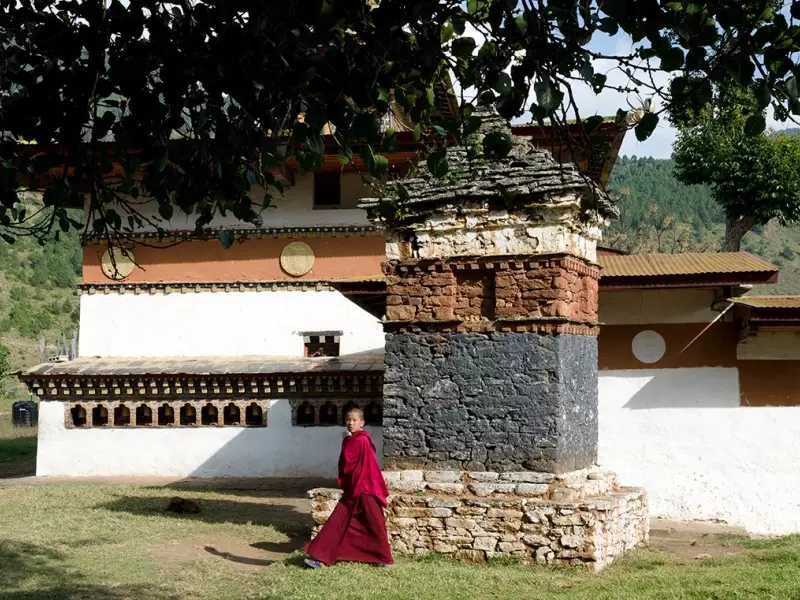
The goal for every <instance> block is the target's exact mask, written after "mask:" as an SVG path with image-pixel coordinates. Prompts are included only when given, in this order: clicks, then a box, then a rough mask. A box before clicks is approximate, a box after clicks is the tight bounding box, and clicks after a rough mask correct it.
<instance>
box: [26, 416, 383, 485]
mask: <svg viewBox="0 0 800 600" xmlns="http://www.w3.org/2000/svg"><path fill="white" fill-rule="evenodd" d="M267 418H268V422H269V425H268V426H267V427H258V428H241V427H197V428H186V427H178V428H175V429H167V428H154V429H145V428H137V429H101V428H92V429H67V428H65V427H64V404H63V403H62V402H42V403H41V404H40V405H39V449H38V455H37V459H36V474H37V475H38V476H56V475H61V476H70V477H88V476H113V475H130V476H137V475H139V476H144V475H150V476H170V477H172V476H175V477H190V476H191V477H336V468H337V460H338V457H339V449H340V447H341V443H342V435H343V433H344V428H343V427H293V426H292V424H291V422H292V418H291V409H290V407H289V401H288V400H274V401H272V402H271V406H270V409H269V412H268V417H267ZM366 429H367V431H369V432H370V434H371V435H372V439H373V440H375V445H376V446H377V450H378V458H379V459H380V457H381V456H382V453H383V435H382V428H380V427H367V428H366Z"/></svg>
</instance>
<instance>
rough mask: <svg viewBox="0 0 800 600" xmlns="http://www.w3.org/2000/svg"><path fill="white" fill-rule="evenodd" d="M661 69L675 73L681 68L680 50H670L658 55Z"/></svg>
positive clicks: (681, 55)
mask: <svg viewBox="0 0 800 600" xmlns="http://www.w3.org/2000/svg"><path fill="white" fill-rule="evenodd" d="M660 58H661V68H662V69H664V70H665V71H677V70H678V69H680V68H681V67H682V66H683V60H684V56H683V51H682V50H681V49H680V48H670V49H669V50H667V51H666V52H664V53H663V54H661V55H660Z"/></svg>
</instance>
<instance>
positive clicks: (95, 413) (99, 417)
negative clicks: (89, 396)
mask: <svg viewBox="0 0 800 600" xmlns="http://www.w3.org/2000/svg"><path fill="white" fill-rule="evenodd" d="M92 425H93V426H94V427H102V426H104V425H108V409H107V408H106V407H105V406H103V405H99V406H95V407H94V408H93V409H92Z"/></svg>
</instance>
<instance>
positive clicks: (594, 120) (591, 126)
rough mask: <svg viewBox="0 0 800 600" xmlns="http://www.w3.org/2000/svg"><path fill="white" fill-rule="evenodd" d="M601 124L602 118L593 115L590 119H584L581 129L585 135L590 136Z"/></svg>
mask: <svg viewBox="0 0 800 600" xmlns="http://www.w3.org/2000/svg"><path fill="white" fill-rule="evenodd" d="M602 123H603V117H601V116H600V115H594V116H592V117H589V118H588V119H584V121H583V129H584V131H586V133H587V135H591V134H592V132H593V131H594V130H595V129H597V128H598V127H600V125H601V124H602Z"/></svg>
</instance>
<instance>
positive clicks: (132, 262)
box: [100, 246, 136, 281]
mask: <svg viewBox="0 0 800 600" xmlns="http://www.w3.org/2000/svg"><path fill="white" fill-rule="evenodd" d="M100 266H101V267H102V269H103V274H104V275H105V276H106V277H108V278H109V279H114V280H116V281H119V280H121V279H125V278H126V277H128V276H129V275H130V274H131V273H133V268H134V267H135V266H136V258H135V257H134V256H133V250H131V249H130V248H119V247H115V246H110V247H109V248H108V250H106V251H105V252H103V258H102V259H101V261H100Z"/></svg>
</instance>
